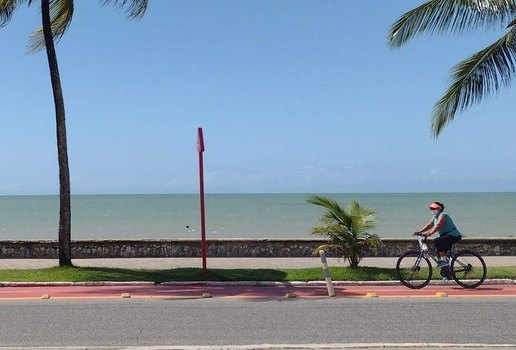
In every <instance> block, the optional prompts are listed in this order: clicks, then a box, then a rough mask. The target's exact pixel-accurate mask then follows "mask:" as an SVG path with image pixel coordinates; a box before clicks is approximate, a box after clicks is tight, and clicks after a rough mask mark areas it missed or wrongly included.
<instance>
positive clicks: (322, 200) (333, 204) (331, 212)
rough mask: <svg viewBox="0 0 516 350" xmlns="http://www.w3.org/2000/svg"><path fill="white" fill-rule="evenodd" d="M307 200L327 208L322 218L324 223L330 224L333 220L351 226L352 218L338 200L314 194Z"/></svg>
mask: <svg viewBox="0 0 516 350" xmlns="http://www.w3.org/2000/svg"><path fill="white" fill-rule="evenodd" d="M307 202H308V203H311V204H315V205H317V206H320V207H322V208H324V209H326V211H325V213H324V214H323V215H322V216H321V218H320V221H321V222H322V223H323V224H325V225H330V224H332V223H333V222H338V223H340V224H341V225H344V226H346V227H349V224H350V222H351V219H350V218H349V215H348V214H347V213H346V211H345V210H344V209H343V208H342V207H341V206H340V204H339V203H337V201H335V200H333V199H330V198H327V197H324V196H318V195H314V196H312V197H310V198H309V199H307Z"/></svg>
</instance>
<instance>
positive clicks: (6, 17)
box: [0, 0, 30, 28]
mask: <svg viewBox="0 0 516 350" xmlns="http://www.w3.org/2000/svg"><path fill="white" fill-rule="evenodd" d="M27 1H29V5H30V0H0V28H1V27H3V26H5V25H6V24H8V23H9V21H10V20H11V18H12V16H13V14H14V12H15V11H16V9H17V8H18V7H19V6H20V5H21V4H23V3H24V2H27Z"/></svg>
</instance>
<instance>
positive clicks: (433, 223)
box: [416, 202, 462, 267]
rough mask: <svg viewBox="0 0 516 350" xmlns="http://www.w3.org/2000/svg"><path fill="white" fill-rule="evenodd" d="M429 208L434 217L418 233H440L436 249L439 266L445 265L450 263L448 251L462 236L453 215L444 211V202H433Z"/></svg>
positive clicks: (436, 240) (428, 234)
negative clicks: (452, 217)
mask: <svg viewBox="0 0 516 350" xmlns="http://www.w3.org/2000/svg"><path fill="white" fill-rule="evenodd" d="M428 209H430V211H431V212H432V215H433V217H432V219H431V220H430V221H429V222H428V223H427V224H426V225H425V226H423V227H422V228H421V229H420V230H419V231H417V232H416V233H419V234H424V235H425V236H427V237H430V236H431V235H433V234H434V233H436V232H438V233H439V237H437V238H436V239H434V245H435V249H436V250H437V253H438V254H439V262H438V263H437V267H445V266H448V265H449V264H450V262H449V261H448V257H447V256H446V252H447V251H448V250H450V248H451V247H452V245H454V244H455V243H457V242H458V241H460V240H461V239H462V236H461V234H460V231H459V230H458V229H457V227H456V226H455V224H454V223H453V220H452V219H451V217H450V216H449V215H448V214H447V213H445V212H444V204H442V203H441V202H432V203H430V205H428ZM427 231H428V232H427Z"/></svg>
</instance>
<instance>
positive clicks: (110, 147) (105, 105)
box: [0, 0, 516, 195]
mask: <svg viewBox="0 0 516 350" xmlns="http://www.w3.org/2000/svg"><path fill="white" fill-rule="evenodd" d="M418 3H421V1H411V2H408V1H404V0H391V1H379V0H375V1H373V0H347V1H319V0H313V1H312V0H310V1H305V0H302V1H299V0H282V1H277V0H250V1H238V0H231V1H222V0H217V1H197V0H178V1H165V0H153V1H151V3H150V7H149V9H148V12H147V13H146V15H145V17H144V18H143V19H142V20H140V21H134V20H129V19H127V18H126V17H125V16H124V13H123V12H121V11H119V10H117V9H115V8H113V7H109V6H101V5H100V1H84V0H78V1H76V9H75V15H74V20H73V23H72V25H71V27H70V29H69V31H68V32H67V34H66V35H65V37H64V38H63V39H62V40H61V42H59V44H58V45H57V53H58V59H59V64H60V70H61V78H62V83H63V89H64V96H65V104H66V113H67V127H68V144H69V157H70V170H71V177H72V192H73V193H75V194H102V193H195V192H196V191H197V190H198V178H197V176H198V163H197V161H198V158H197V152H196V146H195V142H196V134H197V128H198V127H202V128H203V130H204V136H205V143H206V152H205V154H204V160H205V183H206V185H205V186H206V191H207V192H208V193H210V192H211V193H240V192H245V193H248V192H266V193H282V192H307V193H312V192H319V193H320V192H450V191H515V190H516V166H515V162H514V155H515V154H516V143H515V141H514V136H513V133H514V130H515V129H516V118H514V101H515V100H516V91H515V89H514V88H513V89H509V90H507V91H504V92H502V93H501V94H499V95H497V96H494V97H491V98H490V99H487V100H485V101H484V102H483V103H482V104H480V105H478V106H475V107H473V108H471V109H470V110H468V111H467V112H465V113H463V114H461V115H459V116H458V118H457V119H456V120H455V122H454V123H452V124H451V125H449V126H448V127H447V128H446V129H445V131H444V133H443V134H442V136H441V137H439V138H438V139H437V140H435V139H433V138H432V137H431V134H430V117H431V111H432V108H433V104H434V103H435V101H436V100H437V99H438V98H439V97H440V95H441V94H442V93H443V92H444V90H445V88H446V84H447V81H448V75H449V70H450V68H451V67H452V66H453V65H454V64H455V63H457V62H459V61H460V60H462V59H464V58H466V57H468V56H470V55H471V54H472V53H474V52H476V51H478V50H479V49H481V48H483V47H485V46H486V45H487V44H489V43H491V42H492V41H494V40H495V39H496V38H497V37H499V36H501V35H502V33H503V32H504V31H503V30H502V29H500V30H494V31H492V32H488V33H483V32H475V33H471V34H470V35H458V36H454V35H449V36H434V37H431V36H423V37H420V38H418V39H416V40H414V41H412V42H411V43H409V44H408V45H407V46H406V47H404V48H402V49H399V50H391V49H390V48H389V47H388V46H387V40H386V36H387V32H388V30H389V27H390V25H391V24H392V23H393V22H394V21H395V20H396V19H397V18H398V17H399V16H400V15H401V14H402V13H404V12H405V11H407V10H409V9H411V8H412V7H413V6H416V5H417V4H418ZM39 23H40V17H39V9H38V7H37V6H32V7H31V8H26V7H23V8H22V9H21V10H19V11H18V12H17V13H16V14H15V16H14V18H13V20H12V21H11V23H9V24H8V25H7V26H6V27H4V28H0V44H1V46H2V48H3V49H2V51H1V54H0V74H1V77H2V84H1V87H0V89H1V96H2V107H1V113H0V123H1V125H2V127H1V129H0V149H1V153H0V167H1V171H0V195H12V194H57V193H58V175H57V174H58V173H57V160H56V158H57V157H56V145H55V120H54V109H53V102H52V95H51V89H50V82H49V73H48V66H47V62H46V56H45V54H44V52H41V53H38V54H27V52H26V44H27V40H28V37H29V35H30V33H31V31H32V30H34V29H35V28H36V27H37V26H39Z"/></svg>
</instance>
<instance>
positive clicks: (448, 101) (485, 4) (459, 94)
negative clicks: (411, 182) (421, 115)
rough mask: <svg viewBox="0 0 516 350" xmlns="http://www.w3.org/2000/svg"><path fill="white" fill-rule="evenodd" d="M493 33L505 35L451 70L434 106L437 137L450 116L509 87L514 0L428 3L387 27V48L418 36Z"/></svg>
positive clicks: (514, 56) (515, 42)
mask: <svg viewBox="0 0 516 350" xmlns="http://www.w3.org/2000/svg"><path fill="white" fill-rule="evenodd" d="M493 28H495V29H496V28H498V29H500V30H504V28H505V34H504V35H503V36H502V37H501V38H500V39H498V40H496V41H495V42H494V43H492V44H491V45H489V46H488V47H486V48H484V49H482V50H480V51H479V52H477V53H475V54H473V55H472V56H471V57H469V58H466V59H465V60H463V61H462V62H459V63H458V64H457V65H456V66H454V67H453V68H452V70H451V79H450V85H449V87H448V89H447V90H446V92H445V93H444V95H443V96H442V97H441V98H440V99H439V101H437V103H436V104H435V106H434V111H433V116H432V126H431V129H432V134H433V136H435V137H438V136H439V134H440V133H441V132H442V131H443V129H444V127H445V126H446V125H447V124H448V123H450V122H451V121H453V119H454V118H455V115H456V114H457V113H460V112H462V111H464V110H465V109H467V108H469V107H471V106H472V105H474V104H477V103H479V102H480V101H482V99H484V98H485V97H488V96H489V95H492V94H494V93H497V92H499V91H500V89H502V88H506V87H508V86H509V85H510V82H511V80H512V79H513V78H514V75H515V73H516V0H431V1H427V2H425V3H423V4H422V5H420V6H418V7H416V8H414V9H412V10H410V11H408V12H407V13H405V14H404V15H402V16H401V17H400V18H399V19H398V20H397V21H396V22H395V23H394V24H393V25H392V27H391V29H390V31H389V34H388V41H389V44H390V46H391V47H393V48H398V47H401V46H403V45H404V44H405V43H406V42H408V41H409V40H411V39H412V38H414V37H416V36H418V35H420V34H422V33H429V34H437V33H464V32H468V31H471V30H486V29H493Z"/></svg>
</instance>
